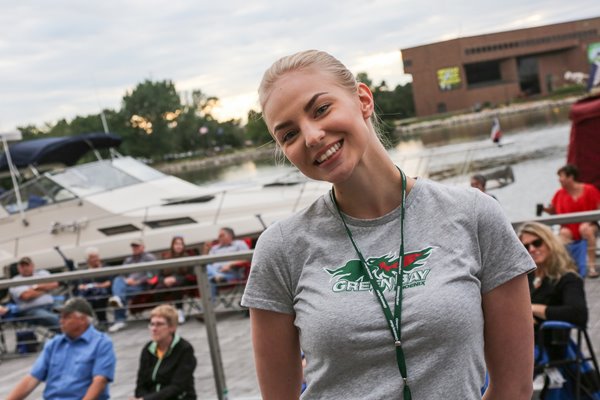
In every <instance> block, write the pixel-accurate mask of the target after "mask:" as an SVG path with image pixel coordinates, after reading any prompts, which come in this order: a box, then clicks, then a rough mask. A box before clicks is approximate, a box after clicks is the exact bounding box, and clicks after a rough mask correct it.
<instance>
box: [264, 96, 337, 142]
mask: <svg viewBox="0 0 600 400" xmlns="http://www.w3.org/2000/svg"><path fill="white" fill-rule="evenodd" d="M324 94H327V92H319V93H315V94H314V95H313V96H312V97H311V98H310V100H309V101H308V103H306V105H305V106H304V108H303V110H304V112H308V111H309V110H310V109H311V107H312V106H314V104H315V102H316V101H317V99H318V98H319V96H322V95H324ZM290 125H292V122H291V121H285V122H282V123H280V124H277V125H275V127H274V128H273V133H276V132H277V131H279V130H280V129H284V128H287V127H288V126H290Z"/></svg>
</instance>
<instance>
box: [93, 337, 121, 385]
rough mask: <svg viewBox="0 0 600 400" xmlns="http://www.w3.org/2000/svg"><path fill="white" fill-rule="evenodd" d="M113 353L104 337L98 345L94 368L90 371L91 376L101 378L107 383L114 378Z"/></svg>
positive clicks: (110, 344)
mask: <svg viewBox="0 0 600 400" xmlns="http://www.w3.org/2000/svg"><path fill="white" fill-rule="evenodd" d="M115 363H116V358H115V351H114V349H113V344H112V341H111V340H110V338H108V337H104V338H103V339H102V341H101V342H100V343H99V344H98V349H97V352H96V358H95V360H94V367H93V370H92V375H93V376H103V377H105V378H106V379H107V380H108V381H109V382H112V381H113V380H114V378H115Z"/></svg>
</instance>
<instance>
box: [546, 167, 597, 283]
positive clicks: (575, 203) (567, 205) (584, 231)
mask: <svg viewBox="0 0 600 400" xmlns="http://www.w3.org/2000/svg"><path fill="white" fill-rule="evenodd" d="M578 177H579V170H578V169H577V167H576V166H575V165H571V164H567V165H565V166H563V167H561V168H560V169H559V170H558V181H559V183H560V186H561V188H560V189H559V190H558V191H557V192H556V193H555V194H554V197H553V198H552V203H551V204H550V205H549V206H548V207H545V208H544V211H546V212H547V213H549V214H566V213H572V212H582V211H595V210H599V209H600V191H598V189H596V187H595V186H593V185H590V184H588V183H582V182H579V181H578V180H577V179H578ZM597 233H598V224H597V223H596V222H594V221H590V222H580V223H573V224H565V225H562V226H561V227H560V233H559V234H560V237H561V239H562V240H563V242H564V243H565V244H566V243H570V242H571V241H573V240H580V239H583V240H585V241H586V242H587V276H588V277H589V278H597V277H598V276H600V274H599V273H598V271H596V234H597Z"/></svg>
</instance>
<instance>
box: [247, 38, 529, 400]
mask: <svg viewBox="0 0 600 400" xmlns="http://www.w3.org/2000/svg"><path fill="white" fill-rule="evenodd" d="M259 101H260V104H261V107H262V112H263V118H264V120H265V122H266V124H267V127H268V129H269V132H270V133H271V135H272V136H273V138H274V139H275V141H276V142H277V145H278V146H279V147H280V148H281V150H282V151H283V153H284V154H285V156H286V157H287V159H288V160H289V161H290V162H292V163H293V164H294V165H295V166H296V167H297V168H298V169H299V170H300V171H301V172H302V173H303V174H304V175H306V176H307V177H309V178H312V179H316V180H321V181H326V182H330V183H331V184H332V185H333V188H332V190H331V191H330V192H329V193H327V194H325V195H324V196H322V197H321V198H319V199H318V200H317V201H315V203H313V204H312V205H311V206H309V207H308V208H307V209H305V210H302V211H300V212H299V213H297V214H296V215H294V216H292V217H290V218H287V219H285V220H282V221H278V222H276V223H275V224H273V225H271V226H270V227H269V228H268V229H267V230H266V231H265V232H264V233H263V234H262V235H261V237H260V239H259V242H258V245H257V247H256V251H255V254H254V258H253V266H252V269H251V274H250V280H249V283H248V285H247V287H246V291H245V293H244V298H243V302H242V304H244V305H245V306H247V307H249V308H250V316H251V324H252V340H253V345H254V352H255V361H256V366H257V374H258V379H259V384H260V389H261V393H262V396H263V398H264V399H265V400H269V399H277V400H280V399H297V398H298V397H299V396H300V388H301V381H302V366H301V365H302V364H301V359H300V354H301V352H300V348H302V350H303V351H304V353H305V355H306V369H305V372H306V381H307V387H306V390H305V391H304V392H303V393H302V398H303V399H309V398H318V399H332V398H354V399H403V400H410V399H413V398H414V399H476V398H479V399H481V392H480V388H481V386H482V385H483V383H484V375H485V371H486V368H487V370H488V371H489V375H490V386H489V388H488V390H487V392H486V395H485V396H486V397H485V398H489V399H514V400H518V399H530V398H531V392H532V385H531V376H532V373H533V321H532V317H531V311H530V307H529V304H530V303H529V290H528V288H527V277H526V275H525V274H526V273H527V272H529V271H530V270H532V269H533V268H535V266H534V265H533V262H532V261H531V259H530V257H529V256H528V255H527V253H526V252H525V251H524V249H523V246H522V245H521V243H519V240H518V238H517V236H516V234H515V232H514V231H513V229H512V228H511V226H510V224H509V223H508V221H506V218H505V217H504V216H503V213H502V210H501V209H500V207H499V205H498V203H497V202H496V201H495V200H494V199H492V198H491V197H490V196H486V195H485V194H483V193H481V192H480V191H478V190H474V189H460V188H451V187H446V186H443V185H440V184H437V183H434V182H431V181H428V180H426V179H421V178H420V179H414V178H410V177H407V176H406V175H405V174H404V172H403V171H402V170H401V168H398V167H397V166H396V165H394V163H393V162H392V160H391V159H390V157H389V155H388V153H387V152H386V150H385V148H384V147H383V145H382V144H381V142H380V140H379V138H378V135H377V133H376V130H375V128H374V125H373V120H374V110H375V103H374V101H373V94H372V93H371V90H370V89H369V87H368V86H367V85H365V84H364V83H360V82H357V81H356V79H355V78H354V76H353V75H352V73H351V72H350V71H349V70H348V69H347V68H346V67H345V66H344V65H343V64H342V63H341V62H339V61H338V60H337V59H335V58H334V57H332V56H331V55H329V54H327V53H325V52H322V51H317V50H309V51H304V52H300V53H297V54H293V55H291V56H288V57H284V58H282V59H280V60H278V61H276V62H275V63H274V64H273V65H272V66H271V67H270V68H269V69H268V70H267V71H266V72H265V74H264V76H263V80H262V82H261V85H260V88H259ZM529 355H531V357H529Z"/></svg>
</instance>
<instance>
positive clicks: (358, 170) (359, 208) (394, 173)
mask: <svg viewBox="0 0 600 400" xmlns="http://www.w3.org/2000/svg"><path fill="white" fill-rule="evenodd" d="M382 149H383V147H382ZM383 151H384V152H385V150H383ZM365 158H367V159H372V160H373V161H372V162H370V163H369V162H368V161H366V162H365V161H361V164H360V165H357V166H356V167H355V170H354V172H353V175H352V177H350V178H349V179H348V180H346V181H344V182H343V183H340V184H336V185H334V188H335V197H336V201H337V203H338V206H339V208H340V210H342V211H343V212H344V213H346V214H348V215H350V216H352V217H355V218H361V219H372V218H378V217H381V216H383V215H385V214H387V213H389V212H390V211H392V210H394V209H395V208H397V207H398V206H399V205H400V204H401V203H402V190H401V187H402V176H401V174H400V171H398V168H397V167H396V166H395V165H394V163H393V162H392V161H391V160H390V158H389V156H388V155H387V153H385V154H384V155H383V157H365ZM414 183H415V180H414V179H412V178H409V177H407V178H406V186H407V187H406V193H407V194H408V192H409V191H410V189H411V188H412V186H413V185H414Z"/></svg>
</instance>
